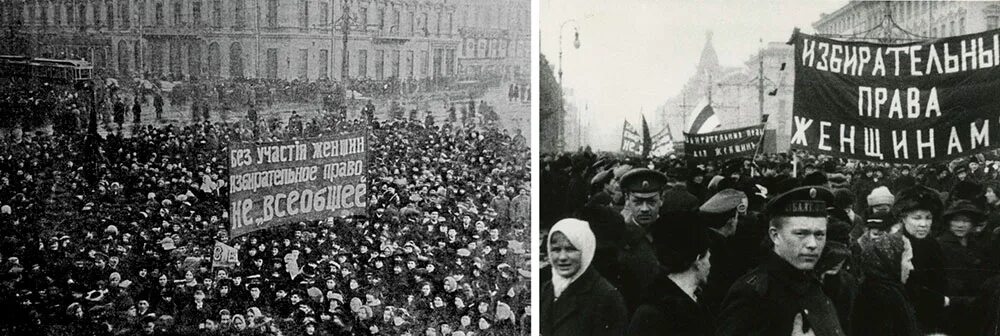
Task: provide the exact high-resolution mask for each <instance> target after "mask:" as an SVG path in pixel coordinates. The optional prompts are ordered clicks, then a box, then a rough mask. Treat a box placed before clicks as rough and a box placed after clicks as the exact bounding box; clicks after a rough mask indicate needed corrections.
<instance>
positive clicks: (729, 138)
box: [684, 124, 764, 161]
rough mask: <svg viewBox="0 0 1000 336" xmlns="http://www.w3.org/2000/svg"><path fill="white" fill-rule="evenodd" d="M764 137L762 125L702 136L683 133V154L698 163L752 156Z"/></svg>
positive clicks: (703, 134)
mask: <svg viewBox="0 0 1000 336" xmlns="http://www.w3.org/2000/svg"><path fill="white" fill-rule="evenodd" d="M763 136H764V124H760V125H757V126H750V127H744V128H737V129H731V130H725V131H716V132H710V133H702V134H689V133H684V138H685V140H684V153H685V154H686V156H687V158H688V159H691V160H699V161H712V160H725V159H730V158H736V157H745V156H752V155H753V154H754V152H755V151H756V150H757V146H759V145H760V139H761V137H763Z"/></svg>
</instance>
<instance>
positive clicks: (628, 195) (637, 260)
mask: <svg viewBox="0 0 1000 336" xmlns="http://www.w3.org/2000/svg"><path fill="white" fill-rule="evenodd" d="M666 182H667V177H666V176H664V175H663V174H662V173H660V172H658V171H655V170H652V169H646V168H636V169H633V170H632V171H630V172H628V173H626V174H625V175H624V176H622V180H621V188H622V191H623V192H624V193H625V199H626V200H625V209H624V210H622V217H624V218H625V237H624V241H623V242H622V243H623V245H622V250H621V251H620V253H619V258H618V260H619V264H620V265H621V270H622V275H621V277H622V280H621V281H622V285H621V292H622V296H623V297H624V298H625V306H626V307H627V308H628V311H629V312H633V311H635V309H636V308H638V306H639V304H640V303H641V302H642V297H643V296H644V295H647V294H648V293H649V292H648V291H647V288H648V287H649V286H650V284H652V282H653V278H654V276H655V275H656V273H655V271H653V270H657V269H659V268H660V262H659V261H658V260H657V259H656V253H655V252H654V250H653V245H652V243H653V239H652V237H651V236H650V234H649V229H650V227H651V226H653V225H655V224H653V223H656V222H657V220H658V219H659V214H660V206H662V205H663V200H662V198H661V195H660V192H661V191H662V190H663V187H664V185H666Z"/></svg>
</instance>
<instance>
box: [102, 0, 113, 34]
mask: <svg viewBox="0 0 1000 336" xmlns="http://www.w3.org/2000/svg"><path fill="white" fill-rule="evenodd" d="M105 8H106V10H105V12H104V16H105V17H107V20H108V28H114V27H115V4H114V3H113V2H111V1H108V4H107V5H106V7H105Z"/></svg>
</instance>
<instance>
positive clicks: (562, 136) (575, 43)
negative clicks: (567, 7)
mask: <svg viewBox="0 0 1000 336" xmlns="http://www.w3.org/2000/svg"><path fill="white" fill-rule="evenodd" d="M569 23H572V24H573V48H575V49H580V29H579V28H580V25H579V24H578V23H576V20H573V19H569V20H566V21H563V23H562V25H560V26H559V89H560V97H559V99H562V97H561V91H562V84H563V78H562V75H563V70H562V64H563V62H562V56H563V50H562V47H563V42H562V33H563V29H564V28H566V24H569ZM565 110H566V108H565V107H564V108H563V111H565ZM577 114H578V115H577V116H578V117H579V113H577ZM564 122H565V119H564V120H563V122H560V123H559V130H558V133H557V134H559V140H560V143H559V144H558V145H559V146H560V147H564V146H565V145H566V134H565V132H566V127H565V126H563V123H564ZM579 122H580V121H579V120H577V123H579Z"/></svg>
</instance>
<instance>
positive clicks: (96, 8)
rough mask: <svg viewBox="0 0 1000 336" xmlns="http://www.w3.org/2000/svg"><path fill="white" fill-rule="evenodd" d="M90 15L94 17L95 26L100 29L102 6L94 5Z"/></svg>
mask: <svg viewBox="0 0 1000 336" xmlns="http://www.w3.org/2000/svg"><path fill="white" fill-rule="evenodd" d="M90 15H93V16H94V20H93V21H94V26H97V27H100V26H101V5H100V4H96V3H95V4H93V6H91V8H90Z"/></svg>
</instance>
